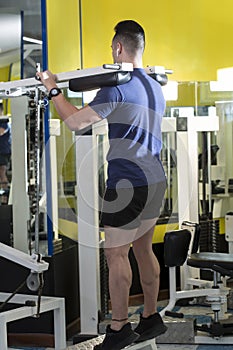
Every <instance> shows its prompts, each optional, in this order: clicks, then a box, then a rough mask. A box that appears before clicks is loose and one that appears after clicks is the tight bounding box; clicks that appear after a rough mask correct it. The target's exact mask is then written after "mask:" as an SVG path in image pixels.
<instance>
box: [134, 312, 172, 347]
mask: <svg viewBox="0 0 233 350" xmlns="http://www.w3.org/2000/svg"><path fill="white" fill-rule="evenodd" d="M166 330H167V326H165V324H164V323H163V320H162V318H161V316H160V314H159V313H158V312H156V313H155V314H153V315H151V316H149V317H147V318H144V317H142V315H140V322H139V324H138V326H137V327H136V328H135V329H134V331H135V332H136V333H138V334H139V338H138V339H137V340H136V341H135V342H136V343H139V342H142V341H145V340H148V339H153V338H156V337H158V336H159V335H161V334H163V333H165V332H166Z"/></svg>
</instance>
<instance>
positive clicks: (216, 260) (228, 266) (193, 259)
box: [187, 252, 233, 277]
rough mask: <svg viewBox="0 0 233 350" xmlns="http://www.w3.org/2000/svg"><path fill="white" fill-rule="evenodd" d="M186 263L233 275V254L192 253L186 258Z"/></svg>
mask: <svg viewBox="0 0 233 350" xmlns="http://www.w3.org/2000/svg"><path fill="white" fill-rule="evenodd" d="M187 265H189V266H191V267H197V268H200V269H208V270H212V271H216V272H220V273H221V275H223V276H224V275H225V276H230V277H233V254H228V253H212V252H203V253H202V252H200V253H193V254H191V255H190V256H189V258H188V259H187Z"/></svg>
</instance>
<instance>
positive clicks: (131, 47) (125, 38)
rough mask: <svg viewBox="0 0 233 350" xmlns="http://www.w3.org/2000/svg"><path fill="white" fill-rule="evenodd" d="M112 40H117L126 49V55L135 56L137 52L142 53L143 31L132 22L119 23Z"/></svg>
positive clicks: (138, 25)
mask: <svg viewBox="0 0 233 350" xmlns="http://www.w3.org/2000/svg"><path fill="white" fill-rule="evenodd" d="M114 31H115V33H116V34H115V35H114V38H113V40H119V41H121V42H122V44H123V45H124V46H125V48H126V49H127V51H128V53H129V54H130V53H131V54H132V55H135V54H136V52H137V51H141V53H143V51H144V48H145V32H144V29H143V28H142V27H141V26H140V24H138V23H137V22H135V21H133V20H125V21H121V22H119V23H118V24H117V25H116V26H115V28H114Z"/></svg>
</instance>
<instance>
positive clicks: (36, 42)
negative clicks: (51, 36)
mask: <svg viewBox="0 0 233 350" xmlns="http://www.w3.org/2000/svg"><path fill="white" fill-rule="evenodd" d="M23 40H24V41H28V42H29V43H33V44H39V45H42V43H43V42H42V40H37V39H33V38H29V37H27V36H23Z"/></svg>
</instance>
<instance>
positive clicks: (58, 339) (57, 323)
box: [53, 299, 66, 350]
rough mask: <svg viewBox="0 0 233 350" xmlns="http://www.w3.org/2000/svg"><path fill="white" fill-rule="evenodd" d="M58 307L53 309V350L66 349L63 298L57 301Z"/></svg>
mask: <svg viewBox="0 0 233 350" xmlns="http://www.w3.org/2000/svg"><path fill="white" fill-rule="evenodd" d="M59 304H60V307H59V308H56V309H54V311H53V316H54V337H55V350H63V349H64V350H65V349H66V327H65V325H66V322H65V302H64V299H61V301H59Z"/></svg>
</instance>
